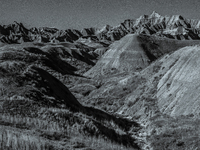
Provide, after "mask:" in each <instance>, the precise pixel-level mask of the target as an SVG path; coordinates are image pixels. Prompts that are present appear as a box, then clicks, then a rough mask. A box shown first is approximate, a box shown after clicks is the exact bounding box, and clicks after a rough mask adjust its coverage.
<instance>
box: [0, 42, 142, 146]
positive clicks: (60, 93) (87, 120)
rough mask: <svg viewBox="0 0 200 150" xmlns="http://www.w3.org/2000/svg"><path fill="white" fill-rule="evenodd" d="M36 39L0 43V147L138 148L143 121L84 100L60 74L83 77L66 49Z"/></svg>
mask: <svg viewBox="0 0 200 150" xmlns="http://www.w3.org/2000/svg"><path fill="white" fill-rule="evenodd" d="M33 45H34V44H33ZM33 45H32V46H31V44H30V43H29V46H28V47H26V45H24V46H22V45H18V46H15V45H5V46H4V47H1V54H0V70H1V72H0V77H1V80H0V86H1V90H0V106H1V107H0V128H1V130H0V143H1V145H0V149H5V150H6V149H18V150H21V149H34V150H36V149H38V150H39V149H56V150H61V149H62V150H64V149H66V150H67V149H80V148H82V149H97V148H98V149H120V148H122V149H125V148H127V149H128V148H130V149H140V147H139V143H140V142H139V141H138V140H137V139H136V137H132V136H130V135H129V133H132V134H135V135H136V133H137V131H138V130H140V128H141V127H140V125H139V124H137V123H136V122H134V121H130V120H127V119H123V118H121V117H116V116H115V115H114V114H113V115H112V114H108V113H106V112H104V111H101V110H99V109H96V108H92V107H86V106H83V105H82V104H80V102H79V101H78V100H77V99H76V98H75V97H74V96H73V94H72V93H71V92H70V91H69V90H68V88H67V87H66V86H65V85H64V84H63V83H62V82H61V81H60V80H58V79H57V78H56V77H60V76H62V77H64V76H71V75H74V76H77V77H79V78H81V77H80V76H78V75H75V74H74V70H73V69H74V67H73V66H71V65H70V64H68V63H67V62H66V61H65V60H64V59H65V58H66V57H67V56H69V54H68V53H67V52H69V50H68V49H64V48H63V47H61V48H60V45H57V46H58V47H56V46H55V45H54V46H50V45H45V46H44V45H42V46H38V47H37V46H36V47H34V46H33ZM30 46H31V47H30ZM67 50H68V51H67ZM63 53H64V54H65V55H64V54H63ZM70 56H71V57H72V56H74V55H70ZM75 58H77V57H75V56H74V57H73V59H75ZM78 58H79V57H78ZM77 60H79V59H77ZM82 61H83V60H82ZM69 66H70V67H69ZM62 67H63V68H62Z"/></svg>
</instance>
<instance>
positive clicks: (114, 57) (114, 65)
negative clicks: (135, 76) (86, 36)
mask: <svg viewBox="0 0 200 150" xmlns="http://www.w3.org/2000/svg"><path fill="white" fill-rule="evenodd" d="M149 62H150V59H149V58H148V56H147V55H146V53H145V51H144V50H143V48H142V46H141V43H140V41H139V39H138V35H136V34H129V35H126V36H125V37H124V38H122V39H121V40H120V41H116V42H114V43H113V44H112V45H111V46H110V49H109V50H108V51H107V52H106V53H105V54H104V55H103V56H102V58H101V59H100V60H99V61H98V62H97V64H96V65H95V66H94V67H93V68H92V69H91V70H89V71H88V72H86V73H85V74H84V75H85V76H89V77H95V76H98V75H100V76H101V75H102V76H103V75H107V74H114V73H116V72H124V71H128V72H135V71H138V70H141V69H142V68H145V67H146V66H148V65H149Z"/></svg>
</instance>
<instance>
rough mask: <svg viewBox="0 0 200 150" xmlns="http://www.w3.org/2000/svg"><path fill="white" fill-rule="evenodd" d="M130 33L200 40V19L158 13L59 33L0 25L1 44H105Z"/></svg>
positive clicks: (17, 24)
mask: <svg viewBox="0 0 200 150" xmlns="http://www.w3.org/2000/svg"><path fill="white" fill-rule="evenodd" d="M129 33H138V34H147V35H156V36H161V37H167V38H172V39H179V40H191V39H193V40H194V39H200V20H195V19H186V18H184V17H182V16H180V15H173V16H161V15H160V14H158V13H157V12H155V11H154V12H153V13H152V14H150V15H143V16H140V17H139V18H138V19H128V20H125V21H124V22H123V23H120V24H119V25H117V26H114V27H112V26H110V25H105V26H104V27H103V28H102V29H97V28H84V29H82V30H81V31H79V30H75V29H66V30H59V29H56V28H49V27H40V28H35V27H34V28H30V29H27V28H26V27H24V25H23V24H22V23H17V22H14V23H13V24H9V25H3V26H0V41H1V42H3V43H22V42H33V41H36V42H53V43H55V42H66V41H68V42H73V41H76V40H78V39H79V38H88V37H90V38H92V39H93V40H97V41H102V40H109V41H115V40H119V39H121V38H122V37H124V36H125V35H127V34H129Z"/></svg>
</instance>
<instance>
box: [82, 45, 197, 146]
mask: <svg viewBox="0 0 200 150" xmlns="http://www.w3.org/2000/svg"><path fill="white" fill-rule="evenodd" d="M199 52H200V48H199V46H198V45H197V46H188V47H184V48H181V49H179V50H177V51H175V52H171V53H169V54H165V55H164V56H162V57H161V58H159V59H157V60H156V61H154V62H152V63H151V64H150V65H149V66H148V67H146V68H145V69H143V70H142V71H140V72H139V73H137V72H136V73H132V74H117V75H114V76H112V77H109V78H106V79H105V80H104V84H103V85H102V86H101V87H100V88H98V89H97V90H94V91H92V92H91V93H90V94H89V95H88V96H87V97H85V98H84V99H83V102H85V103H90V104H92V105H95V106H97V107H100V108H102V109H104V110H107V111H112V112H117V113H118V114H119V115H123V116H126V117H127V118H130V119H131V118H132V119H136V120H138V122H140V123H141V124H142V125H143V126H144V130H143V131H141V132H140V134H139V135H140V136H141V138H142V139H143V140H144V141H146V145H145V146H146V147H144V149H147V147H151V148H152V149H164V148H166V149H191V150H192V149H198V147H199V146H198V145H199V144H200V138H199V132H200V131H199V124H198V122H199V119H198V118H199V111H198V108H199V92H198V91H199V82H198V80H199V77H198V75H199V67H198V64H199ZM87 99H88V100H87Z"/></svg>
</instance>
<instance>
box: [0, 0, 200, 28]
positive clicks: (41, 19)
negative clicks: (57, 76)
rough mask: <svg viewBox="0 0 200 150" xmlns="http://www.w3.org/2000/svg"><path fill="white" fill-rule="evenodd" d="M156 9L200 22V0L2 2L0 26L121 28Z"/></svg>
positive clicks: (0, 2) (37, 0)
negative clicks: (107, 25) (20, 24)
mask: <svg viewBox="0 0 200 150" xmlns="http://www.w3.org/2000/svg"><path fill="white" fill-rule="evenodd" d="M154 10H155V11H157V12H158V13H159V14H161V15H182V16H183V17H186V18H191V19H200V0H0V24H1V25H3V24H10V23H13V22H14V21H17V22H22V23H23V24H24V25H25V26H26V27H43V26H48V27H56V28H59V29H68V28H74V29H82V28H85V27H103V26H104V25H106V24H109V25H111V26H114V25H118V24H119V23H120V22H123V21H124V20H125V19H134V18H138V17H139V16H141V15H144V14H147V15H148V14H151V13H152V12H153V11H154Z"/></svg>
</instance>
